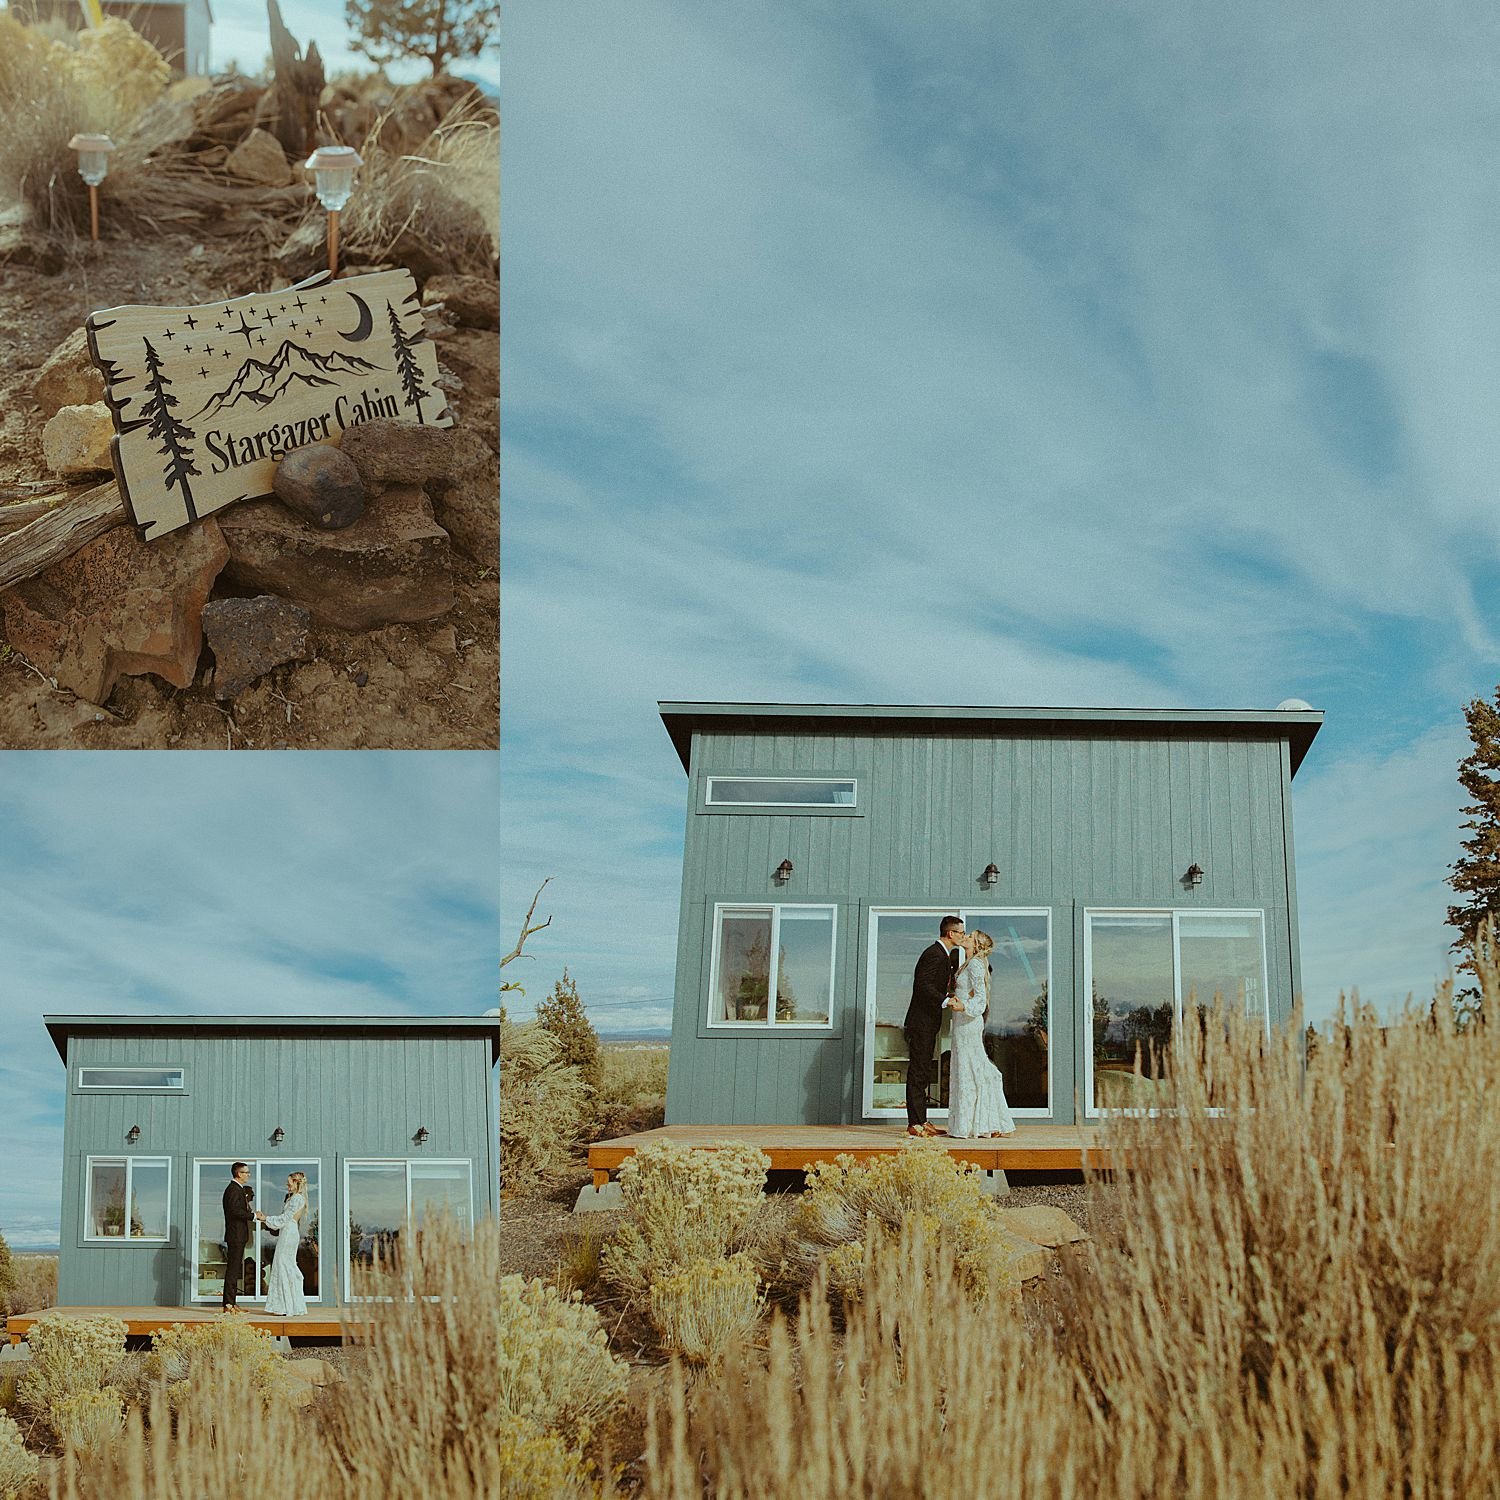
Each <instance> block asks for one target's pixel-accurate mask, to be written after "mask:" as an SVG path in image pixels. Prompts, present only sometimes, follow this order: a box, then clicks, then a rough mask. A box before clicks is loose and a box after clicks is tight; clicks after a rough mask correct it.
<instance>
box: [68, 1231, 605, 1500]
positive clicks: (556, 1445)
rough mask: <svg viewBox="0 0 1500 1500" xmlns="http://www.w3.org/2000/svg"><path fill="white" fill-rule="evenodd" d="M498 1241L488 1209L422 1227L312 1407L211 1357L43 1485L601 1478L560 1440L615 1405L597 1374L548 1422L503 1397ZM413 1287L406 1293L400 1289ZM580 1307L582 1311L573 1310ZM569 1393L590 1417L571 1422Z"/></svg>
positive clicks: (94, 1492) (353, 1492)
mask: <svg viewBox="0 0 1500 1500" xmlns="http://www.w3.org/2000/svg"><path fill="white" fill-rule="evenodd" d="M499 1243H500V1241H499V1226H498V1225H497V1224H495V1223H494V1222H488V1223H484V1224H481V1225H480V1226H478V1228H477V1229H476V1230H475V1231H474V1233H473V1235H472V1236H471V1237H467V1238H465V1237H464V1236H462V1235H461V1234H460V1232H459V1231H458V1230H457V1228H455V1227H454V1226H452V1225H438V1226H430V1227H428V1228H427V1229H424V1230H423V1232H422V1234H421V1236H420V1238H419V1240H418V1241H417V1243H416V1245H415V1247H414V1248H413V1249H412V1250H411V1251H409V1252H408V1254H407V1255H406V1257H405V1258H404V1261H403V1266H402V1269H401V1270H400V1271H399V1272H394V1273H392V1274H393V1275H394V1277H395V1281H394V1283H393V1284H391V1285H388V1286H386V1287H385V1288H384V1289H385V1290H387V1291H395V1292H398V1293H400V1294H401V1295H398V1296H396V1297H394V1298H392V1299H391V1300H387V1301H377V1302H375V1303H372V1304H370V1310H371V1311H372V1313H373V1315H374V1325H373V1329H372V1332H371V1334H370V1336H369V1341H368V1349H367V1352H366V1358H365V1360H364V1362H363V1363H362V1365H361V1367H360V1372H359V1378H358V1379H357V1380H348V1381H346V1382H345V1383H343V1384H341V1385H338V1386H335V1387H332V1388H329V1389H327V1390H325V1391H324V1392H323V1393H322V1394H321V1395H320V1397H319V1399H318V1401H317V1403H316V1404H315V1405H314V1406H312V1407H311V1408H309V1409H307V1410H301V1411H299V1410H297V1409H295V1408H293V1407H291V1406H289V1405H287V1404H286V1403H284V1402H271V1403H270V1404H266V1403H263V1402H260V1401H255V1400H247V1399H245V1392H244V1390H243V1389H242V1388H241V1387H240V1386H239V1385H238V1384H237V1381H236V1378H235V1376H234V1373H233V1370H232V1368H231V1365H230V1362H227V1361H224V1362H217V1363H215V1364H213V1365H211V1366H210V1367H209V1368H208V1369H207V1370H205V1371H204V1373H203V1378H202V1380H201V1381H200V1380H199V1378H198V1376H197V1373H196V1372H195V1374H194V1378H193V1379H192V1380H190V1381H188V1382H186V1384H187V1385H188V1386H189V1387H191V1389H190V1390H189V1391H188V1392H187V1393H186V1395H185V1399H182V1400H180V1401H178V1402H176V1403H173V1404H170V1405H169V1403H168V1401H167V1396H166V1389H165V1388H164V1387H158V1388H157V1389H156V1390H155V1391H154V1392H153V1394H152V1396H151V1398H150V1401H149V1404H148V1409H147V1410H146V1411H145V1412H142V1411H139V1410H134V1411H132V1412H131V1413H130V1414H129V1415H128V1417H127V1419H126V1423H125V1431H124V1435H123V1436H122V1437H121V1439H120V1440H119V1441H118V1442H117V1443H115V1444H114V1445H113V1447H111V1448H110V1449H109V1450H108V1451H107V1452H105V1453H103V1454H97V1455H89V1456H86V1457H80V1456H77V1455H73V1456H70V1457H69V1458H68V1459H67V1460H66V1461H65V1462H64V1463H62V1464H60V1465H59V1466H58V1468H57V1472H56V1474H55V1476H54V1478H53V1481H52V1488H51V1493H52V1495H53V1496H54V1497H55V1500H202V1497H203V1496H205V1495H237V1494H250V1493H259V1492H262V1491H264V1490H265V1488H266V1486H267V1485H268V1484H269V1485H271V1486H272V1487H273V1488H274V1487H276V1486H278V1485H283V1484H284V1485H290V1486H292V1487H294V1488H295V1491H296V1493H297V1494H299V1495H315V1496H317V1497H318V1500H376V1497H379V1500H385V1497H388V1496H393V1495H417V1496H442V1497H443V1500H509V1497H515V1500H523V1497H526V1500H529V1497H531V1496H534V1495H540V1494H550V1493H558V1494H578V1495H582V1494H585V1493H588V1492H590V1490H593V1491H594V1492H597V1486H595V1485H594V1484H593V1481H592V1480H591V1479H590V1478H589V1475H588V1471H587V1468H586V1466H585V1465H584V1464H583V1463H582V1461H581V1460H579V1459H578V1458H577V1457H576V1455H574V1454H572V1453H570V1452H569V1451H568V1447H567V1446H566V1445H567V1444H570V1443H574V1442H577V1441H578V1440H580V1438H582V1437H585V1436H586V1434H587V1428H588V1426H589V1425H590V1422H591V1421H596V1420H598V1417H599V1414H600V1412H603V1411H607V1410H609V1409H611V1400H610V1399H605V1396H607V1395H608V1393H605V1395H600V1394H599V1392H600V1390H601V1386H600V1384H599V1381H598V1380H595V1382H594V1384H593V1385H591V1386H589V1388H588V1389H589V1391H590V1392H592V1394H591V1395H589V1396H588V1397H587V1399H585V1397H584V1396H583V1395H580V1394H578V1392H579V1391H580V1390H582V1387H579V1386H578V1385H577V1384H576V1381H575V1387H574V1395H575V1397H576V1399H575V1400H574V1401H573V1404H572V1405H571V1406H569V1405H567V1404H566V1403H564V1405H563V1406H562V1407H559V1406H557V1405H556V1403H555V1402H554V1405H553V1407H551V1408H549V1409H550V1410H553V1411H555V1412H557V1414H558V1422H559V1424H560V1425H559V1429H558V1431H556V1432H553V1431H550V1430H549V1428H548V1427H547V1425H546V1424H545V1422H544V1421H542V1420H538V1419H537V1418H536V1417H534V1416H528V1415H526V1414H524V1413H518V1412H517V1411H515V1410H514V1409H513V1408H512V1406H511V1405H509V1404H508V1398H507V1394H506V1393H507V1392H508V1391H509V1390H510V1389H511V1387H510V1386H509V1385H508V1383H507V1376H508V1374H509V1373H511V1372H513V1370H514V1368H515V1366H516V1363H517V1361H516V1360H515V1359H514V1358H511V1357H510V1356H509V1355H508V1354H507V1351H510V1353H511V1354H514V1353H515V1344H516V1332H517V1331H516V1327H515V1324H514V1320H513V1318H512V1316H511V1315H512V1314H513V1313H514V1311H515V1309H514V1308H513V1307H512V1306H511V1305H510V1303H509V1302H507V1301H506V1300H505V1299H504V1298H502V1297H501V1296H499V1295H497V1289H498V1288H499V1287H500V1284H501V1277H500V1273H499ZM377 1285H379V1283H377ZM408 1287H410V1289H411V1290H412V1291H414V1292H415V1293H416V1294H417V1299H416V1300H408V1299H407V1298H406V1296H405V1295H404V1293H405V1291H406V1289H407V1288H408ZM563 1305H564V1306H566V1304H563ZM586 1315H587V1316H591V1314H589V1312H588V1309H582V1308H580V1309H578V1310H577V1314H576V1317H577V1318H578V1319H580V1320H583V1319H585V1316H586ZM533 1334H534V1335H535V1331H534V1330H533ZM590 1338H591V1335H590V1334H589V1333H588V1331H587V1329H585V1330H584V1331H583V1334H582V1341H583V1343H584V1344H586V1345H587V1347H588V1348H589V1349H591V1350H593V1351H595V1352H594V1355H593V1358H594V1361H595V1363H596V1364H597V1363H600V1362H602V1361H608V1359H609V1356H608V1353H607V1351H600V1350H599V1349H598V1346H597V1342H590ZM536 1341H537V1344H538V1346H540V1345H541V1344H542V1343H545V1342H546V1340H545V1339H542V1338H539V1337H538V1338H537V1340H536ZM553 1384H556V1382H555V1381H554V1382H553ZM619 1384H622V1382H619V1381H616V1385H619ZM564 1407H565V1408H566V1409H564ZM577 1407H582V1408H584V1409H585V1414H586V1417H587V1420H581V1421H579V1420H574V1418H575V1417H576V1416H577V1411H575V1408H577ZM538 1483H541V1484H543V1485H544V1486H555V1487H551V1488H549V1487H544V1488H541V1489H538V1488H536V1485H537V1484H538Z"/></svg>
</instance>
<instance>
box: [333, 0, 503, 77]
mask: <svg viewBox="0 0 1500 1500" xmlns="http://www.w3.org/2000/svg"><path fill="white" fill-rule="evenodd" d="M344 20H345V21H346V22H347V23H348V26H349V29H350V31H351V32H352V33H353V36H352V37H351V38H350V41H349V45H350V46H351V47H352V48H353V49H354V50H355V51H356V52H358V53H360V54H361V55H362V56H364V57H368V58H369V59H370V61H371V62H373V63H377V64H380V65H384V64H385V63H388V62H397V61H399V60H400V59H401V58H404V57H419V58H421V59H422V60H423V61H424V62H427V63H429V64H431V66H432V74H433V77H434V78H435V77H437V75H438V74H439V73H441V72H442V71H443V69H444V67H445V66H446V65H447V64H448V63H449V62H450V61H456V60H458V59H460V58H465V57H478V56H479V54H480V53H481V52H482V51H483V50H484V48H485V45H486V43H488V41H489V39H490V38H491V37H492V36H493V35H494V33H495V28H496V27H497V26H498V25H499V23H500V0H344Z"/></svg>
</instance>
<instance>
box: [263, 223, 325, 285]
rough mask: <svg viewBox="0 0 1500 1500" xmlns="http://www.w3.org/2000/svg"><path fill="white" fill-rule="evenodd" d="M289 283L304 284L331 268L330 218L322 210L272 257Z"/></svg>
mask: <svg viewBox="0 0 1500 1500" xmlns="http://www.w3.org/2000/svg"><path fill="white" fill-rule="evenodd" d="M272 259H273V260H274V261H275V263H276V269H277V270H278V271H280V272H281V274H282V275H283V276H285V277H286V278H287V279H288V280H289V281H301V280H302V279H303V278H304V277H306V276H311V275H312V274H313V272H314V271H326V270H327V269H328V219H327V216H326V215H325V214H324V212H323V210H322V209H321V208H320V209H318V211H317V212H316V213H314V214H310V215H309V216H308V217H307V218H305V219H304V220H303V221H302V222H301V223H300V224H299V225H298V226H297V227H296V228H295V229H294V230H293V231H292V232H291V233H290V234H289V235H288V236H287V237H286V240H285V241H284V242H283V243H282V246H281V248H280V249H279V250H278V251H277V252H276V254H275V255H274V256H273V257H272Z"/></svg>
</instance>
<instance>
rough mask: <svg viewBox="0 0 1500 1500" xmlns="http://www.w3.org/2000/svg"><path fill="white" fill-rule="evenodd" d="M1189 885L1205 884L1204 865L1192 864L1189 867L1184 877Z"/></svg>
mask: <svg viewBox="0 0 1500 1500" xmlns="http://www.w3.org/2000/svg"><path fill="white" fill-rule="evenodd" d="M1182 878H1183V879H1184V880H1185V881H1186V882H1187V883H1188V884H1189V885H1193V886H1198V885H1202V884H1203V866H1202V865H1200V864H1191V865H1189V866H1188V867H1187V874H1186V875H1184V876H1183V877H1182Z"/></svg>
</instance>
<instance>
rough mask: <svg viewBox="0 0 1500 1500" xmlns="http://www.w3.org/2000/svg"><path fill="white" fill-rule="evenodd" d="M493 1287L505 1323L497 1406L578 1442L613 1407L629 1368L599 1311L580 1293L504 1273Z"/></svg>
mask: <svg viewBox="0 0 1500 1500" xmlns="http://www.w3.org/2000/svg"><path fill="white" fill-rule="evenodd" d="M493 1295H494V1296H495V1297H496V1299H497V1300H498V1305H499V1323H500V1330H501V1336H500V1348H499V1368H498V1370H497V1371H496V1393H497V1397H498V1403H499V1407H500V1410H501V1411H502V1412H504V1413H506V1414H508V1415H509V1416H512V1417H520V1418H524V1419H526V1420H527V1421H529V1422H533V1423H535V1424H536V1425H537V1426H538V1427H541V1428H544V1429H545V1430H547V1431H548V1432H555V1433H557V1434H559V1435H560V1436H562V1437H564V1438H566V1439H568V1440H569V1441H570V1442H572V1443H574V1444H575V1445H581V1444H583V1443H585V1442H587V1441H588V1437H589V1434H590V1433H592V1432H593V1431H594V1429H595V1428H596V1427H598V1426H599V1425H600V1424H601V1423H603V1422H605V1421H606V1420H608V1418H609V1417H610V1416H612V1415H613V1413H614V1412H615V1410H616V1409H617V1407H618V1406H619V1404H620V1402H621V1401H622V1400H623V1399H624V1396H625V1388H626V1386H627V1385H628V1384H629V1381H630V1368H629V1366H628V1365H627V1364H626V1363H625V1361H624V1360H622V1359H620V1358H618V1357H617V1356H616V1355H614V1354H613V1353H611V1352H610V1348H609V1339H608V1336H607V1335H606V1334H605V1332H604V1330H603V1329H602V1328H601V1327H600V1326H599V1314H598V1313H597V1312H595V1311H594V1309H593V1308H592V1307H590V1306H589V1305H588V1303H586V1302H584V1301H583V1299H582V1297H581V1296H580V1295H579V1294H578V1293H576V1292H575V1293H573V1294H572V1295H571V1296H564V1295H563V1294H562V1293H560V1292H558V1290H557V1289H556V1288H555V1287H551V1286H548V1285H547V1284H546V1283H545V1282H542V1281H539V1280H532V1281H527V1280H526V1279H525V1278H524V1277H521V1276H502V1277H501V1278H500V1280H499V1284H498V1286H497V1287H496V1289H495V1291H494V1293H493Z"/></svg>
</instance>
